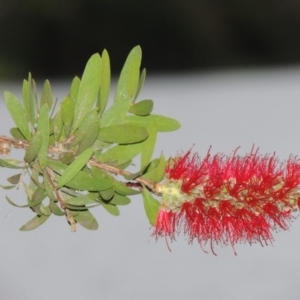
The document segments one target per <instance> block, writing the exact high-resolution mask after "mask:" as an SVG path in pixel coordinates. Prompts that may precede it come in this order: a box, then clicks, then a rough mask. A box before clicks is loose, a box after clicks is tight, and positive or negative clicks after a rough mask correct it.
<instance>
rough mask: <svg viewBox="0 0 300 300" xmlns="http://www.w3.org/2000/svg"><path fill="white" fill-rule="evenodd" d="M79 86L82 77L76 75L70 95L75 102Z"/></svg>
mask: <svg viewBox="0 0 300 300" xmlns="http://www.w3.org/2000/svg"><path fill="white" fill-rule="evenodd" d="M79 87H80V79H79V78H78V77H77V76H75V77H74V79H73V81H72V83H71V89H70V97H71V99H72V100H73V101H74V102H75V101H76V99H77V96H78V91H79Z"/></svg>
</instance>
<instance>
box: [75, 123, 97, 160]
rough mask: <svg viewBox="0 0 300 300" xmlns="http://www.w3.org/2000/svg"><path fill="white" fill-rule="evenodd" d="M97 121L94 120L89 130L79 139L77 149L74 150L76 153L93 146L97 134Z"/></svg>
mask: <svg viewBox="0 0 300 300" xmlns="http://www.w3.org/2000/svg"><path fill="white" fill-rule="evenodd" d="M99 129H100V128H99V121H96V122H94V123H93V124H91V126H90V128H89V130H88V131H87V132H86V134H85V136H84V137H83V139H82V140H81V142H80V144H79V146H78V149H77V151H76V155H78V154H80V153H81V152H83V151H84V150H85V149H87V148H89V147H91V146H93V144H94V142H95V141H96V139H97V137H98V134H99Z"/></svg>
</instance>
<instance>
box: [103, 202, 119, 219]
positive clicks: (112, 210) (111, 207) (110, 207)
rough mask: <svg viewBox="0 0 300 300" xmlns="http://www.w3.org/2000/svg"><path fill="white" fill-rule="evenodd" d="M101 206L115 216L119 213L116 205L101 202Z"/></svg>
mask: <svg viewBox="0 0 300 300" xmlns="http://www.w3.org/2000/svg"><path fill="white" fill-rule="evenodd" d="M102 206H103V208H104V209H105V210H106V211H107V212H109V213H110V214H111V215H113V216H116V217H117V216H119V215H120V210H119V208H118V207H117V206H116V205H114V204H110V203H104V202H103V203H102Z"/></svg>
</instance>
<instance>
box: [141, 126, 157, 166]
mask: <svg viewBox="0 0 300 300" xmlns="http://www.w3.org/2000/svg"><path fill="white" fill-rule="evenodd" d="M147 131H148V134H149V137H148V138H147V139H146V140H145V141H144V142H143V143H142V151H141V153H142V155H141V168H144V167H146V166H147V165H148V164H149V162H150V160H151V157H152V155H153V152H154V148H155V143H156V137H157V128H156V123H150V124H149V125H148V126H147Z"/></svg>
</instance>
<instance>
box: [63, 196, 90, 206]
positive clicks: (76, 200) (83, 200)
mask: <svg viewBox="0 0 300 300" xmlns="http://www.w3.org/2000/svg"><path fill="white" fill-rule="evenodd" d="M64 201H65V203H67V204H70V205H75V206H83V205H86V204H92V203H95V200H94V199H92V198H89V197H88V196H81V197H80V196H79V197H72V196H69V195H64Z"/></svg>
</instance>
